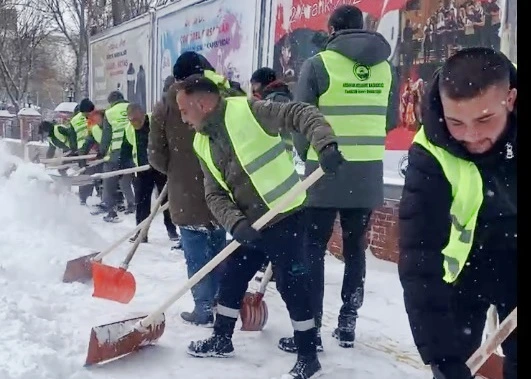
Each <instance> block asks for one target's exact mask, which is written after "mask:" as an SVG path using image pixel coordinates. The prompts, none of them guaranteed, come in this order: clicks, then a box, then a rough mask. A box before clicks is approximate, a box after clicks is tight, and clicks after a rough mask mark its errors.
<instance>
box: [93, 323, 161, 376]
mask: <svg viewBox="0 0 531 379" xmlns="http://www.w3.org/2000/svg"><path fill="white" fill-rule="evenodd" d="M145 317H146V316H142V317H136V318H132V319H128V320H123V321H118V322H114V323H112V324H105V325H100V326H96V327H93V328H92V330H91V331H90V341H89V347H88V353H87V359H86V361H85V366H90V365H93V364H95V363H100V362H104V361H108V360H111V359H115V358H119V357H121V356H124V355H126V354H129V353H132V352H134V351H136V350H138V349H140V348H141V347H144V346H147V345H152V344H154V343H155V342H156V341H157V340H158V339H159V338H160V337H161V336H162V333H164V328H165V327H166V322H165V317H164V314H161V315H160V316H159V317H157V319H155V321H153V323H152V324H150V325H148V326H147V327H145V328H142V327H141V328H138V329H137V328H136V327H137V325H138V321H140V320H142V319H144V318H145Z"/></svg>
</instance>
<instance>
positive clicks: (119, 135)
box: [105, 103, 129, 156]
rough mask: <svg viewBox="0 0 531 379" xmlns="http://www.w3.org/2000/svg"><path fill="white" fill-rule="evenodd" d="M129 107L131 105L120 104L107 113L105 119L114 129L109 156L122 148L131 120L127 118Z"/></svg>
mask: <svg viewBox="0 0 531 379" xmlns="http://www.w3.org/2000/svg"><path fill="white" fill-rule="evenodd" d="M128 105H129V103H118V104H115V105H113V106H111V107H110V108H109V109H107V110H106V111H105V117H106V118H107V121H108V122H109V124H110V125H111V127H112V141H111V146H110V148H109V150H108V151H107V155H108V156H109V155H110V154H111V153H112V152H113V151H116V150H120V148H121V147H122V142H123V140H124V133H125V128H126V127H127V125H129V119H128V118H127V107H128Z"/></svg>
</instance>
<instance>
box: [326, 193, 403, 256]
mask: <svg viewBox="0 0 531 379" xmlns="http://www.w3.org/2000/svg"><path fill="white" fill-rule="evenodd" d="M398 205H399V201H398V200H391V199H386V200H385V201H384V205H383V207H381V208H379V209H376V210H375V211H374V212H373V213H372V216H371V221H370V227H369V229H368V230H367V236H366V238H367V244H368V246H369V247H370V249H371V252H372V253H373V254H374V256H376V257H377V258H380V259H383V260H386V261H390V262H395V263H396V262H398ZM328 250H329V251H330V252H331V253H332V254H333V255H334V256H336V257H337V258H338V259H341V260H342V259H343V257H342V250H343V241H342V239H341V226H340V225H339V219H336V223H335V225H334V233H333V234H332V238H330V241H329V242H328Z"/></svg>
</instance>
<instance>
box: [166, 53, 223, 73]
mask: <svg viewBox="0 0 531 379" xmlns="http://www.w3.org/2000/svg"><path fill="white" fill-rule="evenodd" d="M205 70H213V67H212V65H211V64H210V62H208V60H207V59H206V58H205V57H204V56H202V55H200V54H197V53H196V52H194V51H186V52H184V53H182V54H181V55H180V56H179V58H177V60H176V61H175V64H174V65H173V77H174V78H175V80H184V79H186V78H187V77H189V76H191V75H194V74H203V72H205Z"/></svg>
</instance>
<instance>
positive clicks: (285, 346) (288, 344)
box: [278, 330, 324, 353]
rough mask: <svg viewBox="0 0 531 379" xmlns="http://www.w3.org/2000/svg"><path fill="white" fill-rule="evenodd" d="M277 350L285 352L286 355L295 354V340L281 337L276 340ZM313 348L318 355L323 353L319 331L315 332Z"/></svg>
mask: <svg viewBox="0 0 531 379" xmlns="http://www.w3.org/2000/svg"><path fill="white" fill-rule="evenodd" d="M278 348H279V349H280V350H283V351H285V352H286V353H296V352H297V345H296V344H295V339H294V338H293V337H282V338H281V339H279V340H278ZM315 348H316V350H317V352H318V353H322V352H323V350H324V349H323V340H322V339H321V331H320V330H318V331H317V340H316V343H315Z"/></svg>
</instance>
